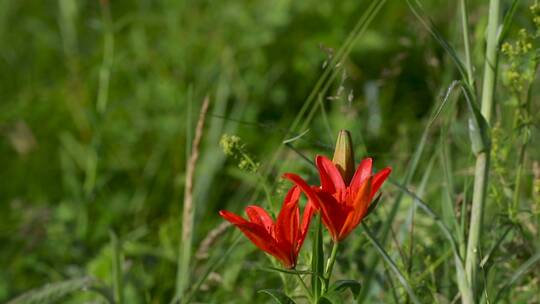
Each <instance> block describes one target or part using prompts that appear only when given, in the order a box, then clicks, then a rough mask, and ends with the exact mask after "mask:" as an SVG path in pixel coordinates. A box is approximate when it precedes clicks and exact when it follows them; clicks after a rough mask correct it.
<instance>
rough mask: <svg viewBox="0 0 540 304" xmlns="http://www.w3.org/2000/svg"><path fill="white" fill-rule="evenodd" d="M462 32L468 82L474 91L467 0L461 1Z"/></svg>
mask: <svg viewBox="0 0 540 304" xmlns="http://www.w3.org/2000/svg"><path fill="white" fill-rule="evenodd" d="M459 7H460V12H461V30H462V33H463V48H464V49H465V69H466V71H467V82H468V83H469V86H471V88H473V89H474V85H473V84H474V70H473V66H472V59H471V47H470V43H469V23H468V19H469V13H468V10H467V0H460V1H459Z"/></svg>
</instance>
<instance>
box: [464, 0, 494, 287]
mask: <svg viewBox="0 0 540 304" xmlns="http://www.w3.org/2000/svg"><path fill="white" fill-rule="evenodd" d="M499 7H500V0H490V1H489V17H488V27H487V47H486V54H485V61H484V79H483V85H482V104H481V109H480V111H481V114H482V116H483V117H484V119H485V120H486V122H487V123H488V124H489V122H490V120H491V113H492V108H493V104H494V102H493V94H494V91H495V83H496V79H497V77H496V76H497V59H498V37H497V31H498V27H499ZM489 153H490V149H489V147H487V148H486V149H485V150H483V151H481V152H479V153H478V154H477V155H476V166H475V171H474V190H473V198H472V209H471V217H470V225H469V236H468V242H467V256H466V262H465V270H466V277H467V280H468V281H469V283H470V286H471V289H472V291H473V294H474V292H475V286H476V275H477V268H478V264H479V263H478V262H479V258H478V255H479V249H480V248H479V247H480V243H479V241H480V237H481V234H482V218H483V213H484V203H485V200H486V189H487V186H488V174H489Z"/></svg>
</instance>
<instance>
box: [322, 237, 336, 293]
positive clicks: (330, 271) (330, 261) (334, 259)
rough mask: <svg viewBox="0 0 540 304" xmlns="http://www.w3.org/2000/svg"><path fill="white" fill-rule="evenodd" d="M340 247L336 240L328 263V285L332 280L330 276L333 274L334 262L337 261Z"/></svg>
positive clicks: (326, 277) (326, 276)
mask: <svg viewBox="0 0 540 304" xmlns="http://www.w3.org/2000/svg"><path fill="white" fill-rule="evenodd" d="M338 247H339V243H338V242H337V241H334V246H333V247H332V253H331V254H330V258H329V259H328V264H327V265H326V275H325V279H326V285H328V283H329V282H330V277H331V276H332V269H333V268H334V263H335V262H336V257H337V251H338Z"/></svg>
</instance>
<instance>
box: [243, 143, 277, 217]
mask: <svg viewBox="0 0 540 304" xmlns="http://www.w3.org/2000/svg"><path fill="white" fill-rule="evenodd" d="M241 153H242V157H243V158H244V159H245V160H247V162H248V163H249V165H250V166H251V167H252V168H254V169H255V170H256V169H257V164H256V163H255V162H254V161H253V159H251V157H250V156H249V155H248V154H247V153H245V152H243V151H242V152H241ZM255 175H257V179H258V180H259V183H261V185H262V187H263V190H264V194H265V196H266V200H267V201H268V204H270V206H271V207H272V208H273V207H274V204H273V202H272V196H271V195H270V190H269V189H268V185H267V184H266V180H265V179H264V177H263V175H262V174H260V173H259V172H255Z"/></svg>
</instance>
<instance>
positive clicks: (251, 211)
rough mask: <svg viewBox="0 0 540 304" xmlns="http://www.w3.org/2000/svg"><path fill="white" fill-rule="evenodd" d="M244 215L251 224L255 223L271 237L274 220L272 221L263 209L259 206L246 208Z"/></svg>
mask: <svg viewBox="0 0 540 304" xmlns="http://www.w3.org/2000/svg"><path fill="white" fill-rule="evenodd" d="M246 214H247V216H248V217H249V219H250V221H251V222H252V223H255V224H257V225H259V226H261V227H264V229H265V230H266V231H267V232H268V233H269V234H270V235H273V234H274V233H273V230H274V229H273V227H274V220H272V217H270V215H269V214H268V212H266V210H264V209H263V208H261V207H259V206H254V205H252V206H247V207H246Z"/></svg>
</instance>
